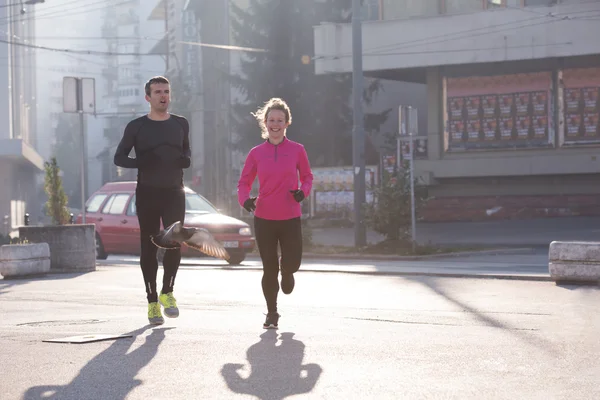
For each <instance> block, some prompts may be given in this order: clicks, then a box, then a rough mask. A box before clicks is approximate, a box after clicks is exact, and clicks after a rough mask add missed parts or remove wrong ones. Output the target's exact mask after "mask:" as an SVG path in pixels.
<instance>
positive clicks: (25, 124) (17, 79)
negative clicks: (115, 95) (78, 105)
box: [0, 1, 44, 234]
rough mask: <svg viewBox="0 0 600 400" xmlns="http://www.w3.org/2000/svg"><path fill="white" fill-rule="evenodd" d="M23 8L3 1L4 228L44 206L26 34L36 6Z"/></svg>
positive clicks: (0, 228) (0, 217) (0, 162)
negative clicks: (25, 40) (40, 185)
mask: <svg viewBox="0 0 600 400" xmlns="http://www.w3.org/2000/svg"><path fill="white" fill-rule="evenodd" d="M20 10H21V8H20V7H16V6H14V4H12V3H9V2H8V1H0V19H2V20H3V21H5V23H4V24H3V26H2V31H1V35H2V38H3V39H4V42H3V43H0V58H2V59H4V60H5V61H4V62H2V63H0V83H1V85H2V87H3V88H5V90H4V91H3V94H2V95H1V96H0V184H1V185H2V190H0V221H1V222H0V223H1V225H0V232H1V233H2V234H8V233H10V232H11V231H13V230H15V229H16V228H17V227H18V226H21V225H23V219H24V215H25V212H27V211H28V210H30V209H33V210H36V209H41V204H40V201H39V196H38V191H37V185H36V182H37V181H38V177H39V176H40V174H41V172H42V171H43V168H44V165H43V159H42V157H41V156H40V155H39V154H38V152H37V150H36V145H37V139H36V88H35V79H34V78H35V69H36V58H35V54H36V53H35V50H34V49H33V48H32V47H31V46H30V44H26V43H23V42H22V40H21V38H24V37H33V36H34V35H35V25H34V24H33V23H32V18H33V17H34V15H35V7H27V9H26V11H27V13H26V14H21V13H20Z"/></svg>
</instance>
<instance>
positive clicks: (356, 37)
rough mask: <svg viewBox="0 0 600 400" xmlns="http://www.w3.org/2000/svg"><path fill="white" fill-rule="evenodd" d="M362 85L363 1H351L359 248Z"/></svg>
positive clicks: (363, 240) (357, 241)
mask: <svg viewBox="0 0 600 400" xmlns="http://www.w3.org/2000/svg"><path fill="white" fill-rule="evenodd" d="M363 85H364V83H363V66H362V26H361V0H352V102H353V111H354V129H353V131H352V150H353V151H352V164H353V167H354V168H353V170H354V245H355V246H356V247H362V246H365V245H366V244H367V232H366V228H365V224H364V223H363V220H364V218H363V215H364V212H363V204H364V203H365V130H364V128H365V127H364V116H363V104H362V96H363Z"/></svg>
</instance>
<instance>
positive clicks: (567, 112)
mask: <svg viewBox="0 0 600 400" xmlns="http://www.w3.org/2000/svg"><path fill="white" fill-rule="evenodd" d="M563 85H564V104H563V111H564V119H565V127H564V132H563V135H564V143H565V144H566V145H570V144H596V143H600V125H599V120H600V104H599V103H600V102H599V101H598V96H599V95H600V68H580V69H565V70H564V71H563Z"/></svg>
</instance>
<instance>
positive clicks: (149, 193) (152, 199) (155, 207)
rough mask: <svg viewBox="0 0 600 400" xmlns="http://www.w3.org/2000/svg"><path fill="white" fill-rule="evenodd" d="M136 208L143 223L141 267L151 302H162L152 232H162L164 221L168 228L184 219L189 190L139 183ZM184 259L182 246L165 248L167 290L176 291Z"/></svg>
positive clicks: (164, 280) (141, 232)
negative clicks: (157, 289) (174, 288)
mask: <svg viewBox="0 0 600 400" xmlns="http://www.w3.org/2000/svg"><path fill="white" fill-rule="evenodd" d="M136 208H137V216H138V221H139V223H140V241H141V256H140V266H141V268H142V274H143V276H144V286H145V287H146V295H147V297H148V303H153V302H156V301H158V293H157V292H156V276H157V273H158V261H157V259H156V252H157V250H158V248H157V247H156V246H155V245H154V244H153V243H152V241H151V240H150V235H157V234H158V233H159V232H160V222H161V220H162V223H163V227H165V228H166V227H168V226H169V225H171V224H173V223H174V222H177V221H181V222H182V223H183V222H184V218H185V192H184V190H183V187H178V188H172V189H169V188H155V187H148V186H140V185H138V187H137V189H136ZM180 262H181V250H180V249H174V250H166V251H165V256H164V258H163V268H164V275H163V285H162V292H163V293H169V292H172V291H173V286H174V285H175V276H176V275H177V270H178V269H179V263H180Z"/></svg>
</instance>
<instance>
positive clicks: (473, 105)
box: [314, 0, 600, 221]
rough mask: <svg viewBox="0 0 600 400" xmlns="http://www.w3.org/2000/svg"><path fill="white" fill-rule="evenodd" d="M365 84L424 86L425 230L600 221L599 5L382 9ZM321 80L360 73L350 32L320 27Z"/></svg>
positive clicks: (366, 33) (496, 1) (430, 4)
mask: <svg viewBox="0 0 600 400" xmlns="http://www.w3.org/2000/svg"><path fill="white" fill-rule="evenodd" d="M377 6H378V7H380V13H379V14H380V15H379V19H378V20H374V21H366V22H364V23H363V24H362V31H363V69H364V74H365V75H366V76H372V77H378V78H383V79H390V80H397V81H405V82H418V83H422V84H426V85H427V107H426V110H419V111H420V112H421V113H423V112H424V113H426V120H425V122H426V127H425V128H424V129H425V134H424V136H423V137H421V138H420V139H422V140H424V141H425V142H426V143H427V151H426V156H425V157H420V158H419V159H417V160H416V161H415V168H416V172H417V175H418V176H419V179H420V180H421V182H422V183H424V184H426V185H428V187H429V192H430V194H431V195H432V196H433V199H432V200H431V201H430V202H429V205H428V207H427V209H426V210H425V212H424V213H423V215H422V217H423V218H424V219H426V220H432V221H434V220H435V221H440V220H486V219H491V218H526V217H537V216H562V215H598V214H600V187H599V186H598V185H597V182H598V178H599V177H600V175H599V172H600V159H599V158H600V157H599V156H600V151H599V145H600V127H599V124H598V120H599V107H600V104H599V101H598V96H599V91H600V42H598V40H597V37H598V36H599V35H600V24H599V23H598V19H600V4H598V2H591V1H586V0H489V1H485V0H484V1H482V0H430V1H416V0H393V1H392V0H389V1H388V0H381V1H378V2H377ZM314 33H315V58H316V60H315V71H316V73H318V74H326V73H340V72H351V71H352V32H351V24H331V23H323V24H321V25H319V26H316V27H315V28H314Z"/></svg>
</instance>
